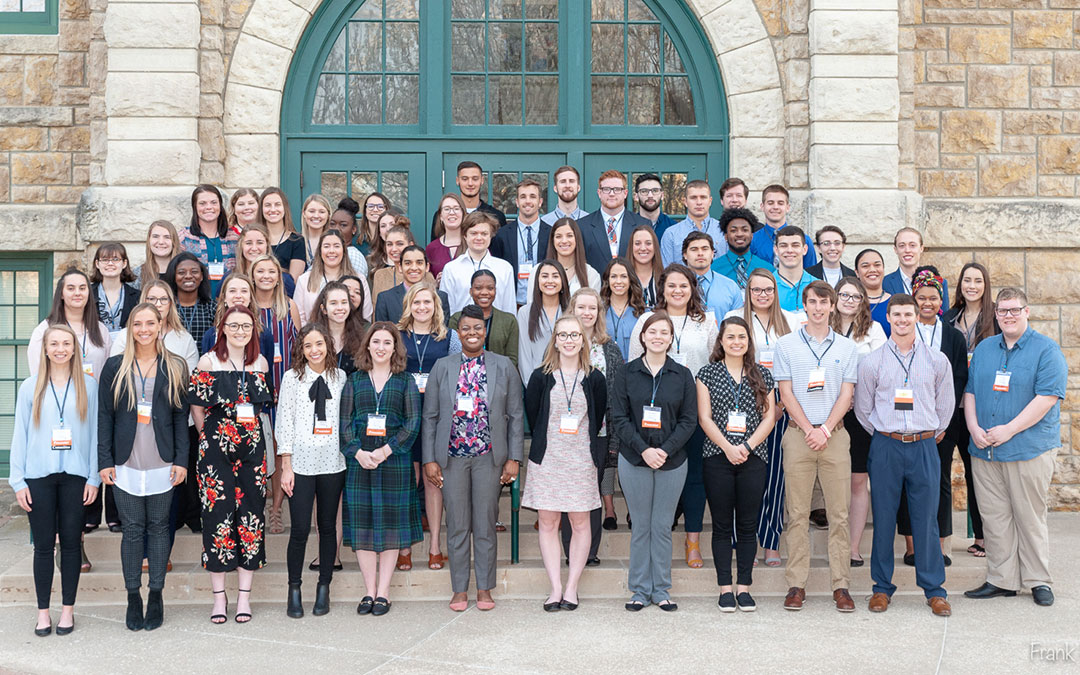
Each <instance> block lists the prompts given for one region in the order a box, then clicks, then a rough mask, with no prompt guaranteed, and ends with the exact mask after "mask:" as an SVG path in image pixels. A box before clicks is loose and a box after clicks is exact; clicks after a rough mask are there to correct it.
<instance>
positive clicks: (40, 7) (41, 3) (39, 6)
mask: <svg viewBox="0 0 1080 675" xmlns="http://www.w3.org/2000/svg"><path fill="white" fill-rule="evenodd" d="M22 8H23V11H24V12H44V11H45V0H23V4H22ZM0 438H3V436H0Z"/></svg>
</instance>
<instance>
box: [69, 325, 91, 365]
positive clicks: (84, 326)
mask: <svg viewBox="0 0 1080 675" xmlns="http://www.w3.org/2000/svg"><path fill="white" fill-rule="evenodd" d="M64 323H65V324H66V325H67V327H68V328H71V324H70V323H68V322H67V320H66V319H65V320H64ZM71 330H72V332H75V329H74V328H71ZM89 332H90V331H88V330H86V324H85V323H84V324H83V334H82V357H83V361H85V360H86V334H87V333H89Z"/></svg>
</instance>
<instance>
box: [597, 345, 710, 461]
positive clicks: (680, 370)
mask: <svg viewBox="0 0 1080 675" xmlns="http://www.w3.org/2000/svg"><path fill="white" fill-rule="evenodd" d="M643 358H644V357H638V358H636V359H634V360H633V361H631V362H630V363H628V364H626V367H625V368H620V369H619V370H618V371H617V372H616V375H615V401H614V404H613V405H612V416H613V418H614V420H613V421H614V424H613V425H612V426H613V427H614V431H615V433H617V434H618V435H619V441H620V443H621V445H620V447H619V453H620V454H621V455H622V456H623V458H624V459H626V461H628V462H630V463H631V464H633V465H634V466H648V465H647V464H646V463H645V460H644V459H642V458H641V453H643V452H645V450H646V449H647V448H660V449H661V450H663V451H664V452H666V453H667V454H668V458H667V461H666V462H664V466H663V467H661V470H662V471H668V470H670V469H677V468H679V467H680V466H682V463H683V462H685V461H686V448H685V446H686V443H687V441H689V440H690V436H692V435H693V434H694V430H695V429H697V384H695V382H694V376H693V374H691V373H690V369H689V368H687V367H686V366H681V365H679V364H678V363H676V362H675V360H674V359H671V358H668V360H667V361H666V362H665V363H664V367H663V368H661V369H660V373H661V375H660V378H661V379H660V382H659V385H660V386H659V387H658V388H657V390H656V400H655V403H652V387H653V376H652V373H650V372H649V369H648V368H646V367H645V364H644V363H643V362H642V359H643ZM650 404H652V405H656V406H659V408H660V428H659V429H646V428H644V427H642V426H641V418H642V413H643V412H644V407H645V406H647V405H650Z"/></svg>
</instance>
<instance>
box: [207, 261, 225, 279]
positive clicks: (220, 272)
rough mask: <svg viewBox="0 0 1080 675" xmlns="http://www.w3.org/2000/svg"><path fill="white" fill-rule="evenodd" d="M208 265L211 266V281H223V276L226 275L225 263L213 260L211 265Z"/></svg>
mask: <svg viewBox="0 0 1080 675" xmlns="http://www.w3.org/2000/svg"><path fill="white" fill-rule="evenodd" d="M207 267H208V268H210V280H211V281H221V279H222V277H224V276H225V263H223V262H212V263H210V264H209V265H207Z"/></svg>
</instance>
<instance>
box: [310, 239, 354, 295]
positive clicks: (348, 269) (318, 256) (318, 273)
mask: <svg viewBox="0 0 1080 675" xmlns="http://www.w3.org/2000/svg"><path fill="white" fill-rule="evenodd" d="M327 237H337V238H338V241H340V242H341V263H340V264H339V265H338V269H339V270H340V274H339V275H338V278H339V279H340V278H341V277H347V276H350V275H352V276H356V270H354V269H353V266H352V263H351V262H349V242H347V241H345V237H343V236H341V233H340V232H338V231H337V230H327V231H326V232H323V233H322V236H321V237H319V245H318V247H317V250H316V251H315V253H314V256H313V257H312V259H311V267H310V268H309V269H308V280H307V288H308V290H309V291H311V292H312V293H318V292H319V284H320V283H321V282H322V280H323V278H324V277H325V276H326V271H325V270H324V269H323V259H322V244H323V242H324V241H326V238H327ZM336 280H337V279H335V281H336Z"/></svg>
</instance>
